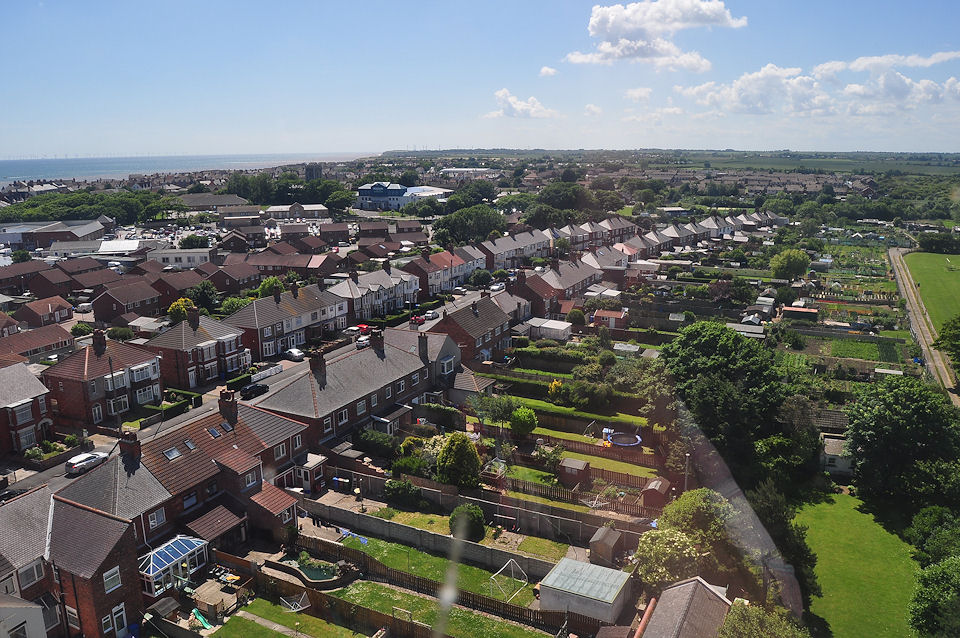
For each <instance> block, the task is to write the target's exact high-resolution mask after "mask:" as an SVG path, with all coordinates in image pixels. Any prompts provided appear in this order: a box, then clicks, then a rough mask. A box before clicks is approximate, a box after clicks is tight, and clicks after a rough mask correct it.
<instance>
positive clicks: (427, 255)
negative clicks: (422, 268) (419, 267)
mask: <svg viewBox="0 0 960 638" xmlns="http://www.w3.org/2000/svg"><path fill="white" fill-rule="evenodd" d="M420 256H421V257H423V260H424V261H425V262H428V263H429V261H430V249H429V248H424V249H423V250H421V251H420Z"/></svg>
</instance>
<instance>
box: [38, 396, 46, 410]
mask: <svg viewBox="0 0 960 638" xmlns="http://www.w3.org/2000/svg"><path fill="white" fill-rule="evenodd" d="M37 403H38V404H39V406H40V414H43V413H44V412H46V411H47V397H38V398H37Z"/></svg>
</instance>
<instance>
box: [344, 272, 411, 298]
mask: <svg viewBox="0 0 960 638" xmlns="http://www.w3.org/2000/svg"><path fill="white" fill-rule="evenodd" d="M405 281H412V282H415V283H416V284H417V285H419V284H420V278H419V277H417V276H416V275H411V274H410V273H407V272H403V271H402V270H397V269H393V270H391V271H390V272H387V271H385V270H374V271H372V272H365V273H361V274H360V275H359V276H358V277H357V281H356V282H355V281H353V280H352V279H347V280H345V281H341V282H340V283H338V284H334V285H333V286H330V288H328V289H327V290H328V291H329V292H330V293H331V294H334V295H336V296H338V297H341V298H343V299H359V298H360V297H362V296H363V295H365V294H367V293H368V292H371V291H378V290H388V289H391V288H393V287H395V286H399V285H400V284H402V283H403V282H405Z"/></svg>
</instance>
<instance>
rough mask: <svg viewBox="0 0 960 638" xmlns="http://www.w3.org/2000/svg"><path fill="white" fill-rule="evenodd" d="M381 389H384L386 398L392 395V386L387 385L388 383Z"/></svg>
mask: <svg viewBox="0 0 960 638" xmlns="http://www.w3.org/2000/svg"><path fill="white" fill-rule="evenodd" d="M383 391H384V395H385V396H386V397H387V398H388V399H389V398H390V397H392V396H393V387H392V386H389V385H388V386H387V387H385V388H384V389H383Z"/></svg>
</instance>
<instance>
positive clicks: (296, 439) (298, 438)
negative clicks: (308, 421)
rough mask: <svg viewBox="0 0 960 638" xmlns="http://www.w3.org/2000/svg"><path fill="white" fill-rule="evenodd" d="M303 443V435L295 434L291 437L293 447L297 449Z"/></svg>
mask: <svg viewBox="0 0 960 638" xmlns="http://www.w3.org/2000/svg"><path fill="white" fill-rule="evenodd" d="M302 445H303V435H302V434H297V435H296V436H294V437H293V449H294V450H298V449H300V447H301V446H302Z"/></svg>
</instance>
